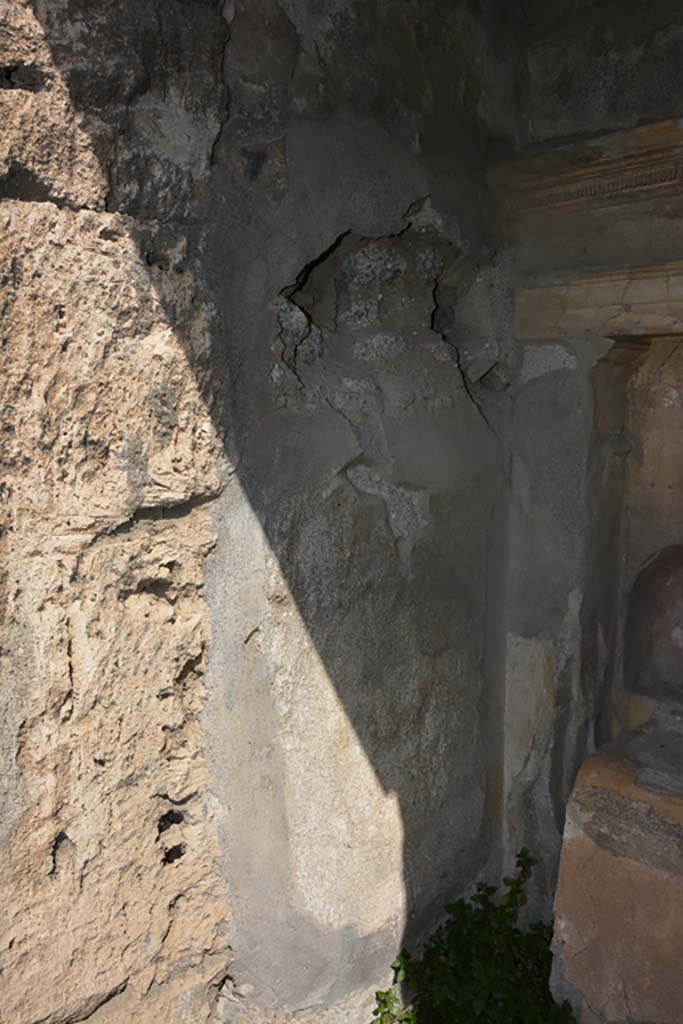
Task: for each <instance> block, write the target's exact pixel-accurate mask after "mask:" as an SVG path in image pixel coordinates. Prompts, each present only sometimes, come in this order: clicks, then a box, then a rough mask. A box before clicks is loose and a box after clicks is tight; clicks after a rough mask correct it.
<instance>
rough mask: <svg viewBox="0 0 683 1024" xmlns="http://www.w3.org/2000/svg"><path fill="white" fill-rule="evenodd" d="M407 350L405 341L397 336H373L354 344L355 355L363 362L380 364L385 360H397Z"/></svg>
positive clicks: (360, 339)
mask: <svg viewBox="0 0 683 1024" xmlns="http://www.w3.org/2000/svg"><path fill="white" fill-rule="evenodd" d="M405 349H406V343H405V341H404V340H403V338H401V337H400V336H399V335H397V334H371V335H369V337H367V338H359V339H358V341H356V342H355V343H354V346H353V354H354V357H355V358H356V359H362V360H363V362H366V363H379V362H381V361H382V360H383V359H396V357H397V356H400V355H401V353H402V352H405Z"/></svg>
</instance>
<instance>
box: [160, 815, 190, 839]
mask: <svg viewBox="0 0 683 1024" xmlns="http://www.w3.org/2000/svg"><path fill="white" fill-rule="evenodd" d="M183 821H185V815H184V814H183V813H182V812H181V811H166V813H165V814H162V815H161V817H160V818H159V835H161V834H162V832H166V831H168V829H169V828H170V827H171V825H180V824H181V823H182V822H183Z"/></svg>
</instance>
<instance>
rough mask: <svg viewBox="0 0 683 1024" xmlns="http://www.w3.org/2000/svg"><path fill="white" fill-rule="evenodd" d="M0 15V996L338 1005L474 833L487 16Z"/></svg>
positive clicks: (510, 83) (493, 464) (11, 9)
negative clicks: (3, 605)
mask: <svg viewBox="0 0 683 1024" xmlns="http://www.w3.org/2000/svg"><path fill="white" fill-rule="evenodd" d="M0 17H1V18H2V23H1V26H0V27H1V28H2V32H1V38H2V47H3V50H2V68H3V83H5V84H6V85H7V88H5V89H3V90H2V92H1V93H0V101H1V103H2V108H3V124H4V128H3V137H2V140H1V144H2V147H3V149H2V167H1V171H0V173H1V190H0V196H1V197H2V198H1V204H2V205H1V207H0V215H1V216H2V218H3V220H2V224H3V237H2V246H3V264H2V268H3V269H2V274H3V288H4V293H3V301H4V306H3V318H4V319H3V332H2V337H3V339H6V341H4V343H3V348H2V358H3V359H4V360H5V364H4V366H3V384H2V386H3V389H4V394H3V404H4V406H5V408H6V409H7V410H8V412H7V414H6V416H5V420H6V428H5V431H4V443H3V455H2V458H3V480H4V483H3V490H2V498H3V509H4V511H5V513H6V525H5V529H4V533H3V537H2V543H3V544H4V545H5V550H6V558H5V561H4V563H3V566H4V572H5V575H4V577H3V586H4V587H5V590H6V595H7V608H8V612H7V617H6V621H5V624H4V626H3V630H4V632H3V640H2V651H3V659H4V661H5V665H4V666H3V684H2V700H3V706H4V707H6V709H7V711H6V715H7V723H8V724H7V727H6V729H5V731H4V734H3V741H2V743H3V745H2V758H3V765H2V778H3V786H4V792H3V801H4V803H3V829H4V831H3V845H2V852H1V856H2V858H3V870H2V879H3V884H4V885H6V887H7V889H6V893H5V894H4V896H3V900H2V906H3V914H4V916H3V919H2V941H1V945H0V956H1V957H2V966H3V970H4V975H3V976H4V978H6V979H7V983H6V984H5V988H4V993H3V1011H2V1012H4V1013H6V1014H7V1019H8V1020H9V1021H11V1022H12V1024H37V1022H38V1021H41V1022H49V1024H66V1022H67V1021H75V1020H79V1019H86V1018H87V1019H92V1020H97V1021H98V1024H102V1022H106V1024H119V1022H121V1024H123V1022H124V1021H125V1022H126V1024H128V1022H139V1024H152V1022H154V1024H156V1022H158V1021H160V1020H167V1021H169V1022H172V1024H175V1022H176V1021H178V1022H183V1024H189V1022H192V1024H195V1022H197V1021H233V1020H235V1021H242V1022H244V1024H247V1022H250V1021H251V1022H259V1024H265V1022H266V1021H272V1022H280V1021H282V1022H285V1021H290V1020H293V1019H296V1020H299V1021H305V1020H309V1019H310V1020H315V1021H316V1022H320V1021H324V1020H329V1021H334V1022H335V1024H340V1022H343V1021H348V1022H349V1024H351V1022H353V1024H356V1022H360V1021H363V1020H364V1019H365V1015H366V1009H367V1006H368V1003H369V1000H370V999H371V993H372V991H373V990H374V988H375V987H376V984H377V982H378V980H381V979H382V978H383V977H386V970H387V964H388V963H389V962H390V961H391V959H392V958H393V956H394V955H395V953H396V951H397V949H398V948H399V946H400V945H401V942H402V940H403V933H404V929H405V927H406V926H407V925H409V931H408V933H407V934H408V937H409V938H411V937H415V936H416V935H418V934H420V932H421V931H422V930H423V929H424V928H425V927H427V926H428V925H429V923H430V922H431V921H433V920H434V916H435V914H436V913H438V911H439V910H440V908H441V906H442V904H443V902H444V900H445V899H446V898H447V897H448V896H450V895H451V894H452V893H453V892H455V891H459V890H461V889H462V888H463V887H465V886H466V885H468V884H469V883H470V882H471V880H472V879H473V878H474V877H475V876H476V875H478V874H479V873H480V872H482V871H484V870H486V867H487V865H490V864H495V859H496V855H497V845H496V834H497V827H498V807H497V801H496V794H497V786H498V783H499V775H500V750H501V745H500V729H501V720H500V715H499V714H498V709H499V702H500V694H499V692H498V684H497V671H498V667H497V662H496V658H497V647H496V637H497V632H496V630H495V622H496V617H497V614H498V602H499V600H500V589H501V588H500V586H499V576H500V566H501V558H502V556H503V553H504V541H505V532H504V530H503V529H502V526H501V520H502V516H503V513H504V505H505V461H506V443H505V434H504V429H505V423H506V416H507V398H506V394H507V391H506V388H507V384H508V381H509V379H510V375H511V370H510V364H511V362H512V361H513V359H512V352H511V344H512V343H511V329H510V322H511V293H510V259H509V256H508V254H507V253H506V252H505V251H501V250H499V251H498V252H496V250H497V246H498V241H499V239H498V233H497V229H496V218H495V212H494V207H493V203H492V200H491V197H490V195H489V193H488V190H487V187H486V184H485V180H484V175H483V168H484V165H485V162H486V160H487V158H488V156H489V155H490V154H491V153H493V152H500V151H501V150H509V149H510V148H511V147H513V146H514V144H515V133H516V90H517V72H518V60H517V52H516V49H515V44H514V38H515V37H514V32H513V29H512V26H510V25H509V24H508V23H507V20H506V14H505V12H504V10H501V11H497V10H494V7H493V5H485V8H484V9H482V10H479V11H477V10H475V9H474V8H473V7H470V6H469V5H467V4H462V5H454V6H453V7H452V8H451V9H450V10H449V11H448V12H446V14H445V15H444V11H443V5H441V4H436V3H435V4H433V5H431V4H427V5H425V4H424V3H420V4H417V3H415V4H405V5H402V7H401V8H400V10H397V8H396V5H395V4H389V3H387V4H378V5H369V6H368V5H349V4H346V3H327V4H324V5H319V6H316V7H313V6H312V5H311V4H309V3H304V2H302V3H300V4H284V3H283V4H282V5H277V4H275V3H269V2H263V3H261V2H255V0H254V2H249V3H245V4H237V5H236V6H235V5H232V4H230V3H225V4H223V5H219V4H214V3H210V2H192V3H187V2H183V3H180V2H177V3H170V4H169V3H163V4H161V3H160V4H156V3H151V4H138V3H133V2H132V0H131V2H130V3H122V4H120V5H117V6H111V7H105V6H104V5H92V4H89V3H87V4H86V3H76V2H74V3H67V2H64V3H59V2H57V0H50V2H48V3H36V4H29V3H20V2H13V3H5V4H2V6H0ZM3 425H4V424H3ZM489 641H490V642H489Z"/></svg>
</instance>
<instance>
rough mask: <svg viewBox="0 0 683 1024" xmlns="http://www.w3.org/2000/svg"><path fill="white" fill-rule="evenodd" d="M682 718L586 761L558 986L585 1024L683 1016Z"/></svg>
mask: <svg viewBox="0 0 683 1024" xmlns="http://www.w3.org/2000/svg"><path fill="white" fill-rule="evenodd" d="M680 748H681V744H680V734H679V732H678V731H677V730H676V729H675V726H656V727H655V726H651V727H649V728H647V729H644V730H641V731H640V732H638V733H635V734H633V735H632V736H631V737H629V738H628V739H627V740H626V741H622V743H621V744H619V745H615V746H614V747H612V748H611V749H608V750H605V751H603V752H600V753H598V754H596V755H594V756H593V757H591V758H589V759H588V761H586V762H585V763H584V765H583V767H582V769H581V771H580V773H579V777H578V780H577V783H576V786H575V789H574V792H573V794H572V797H571V800H570V803H569V806H568V809H567V819H566V825H565V834H564V842H563V846H562V856H561V863H560V874H559V880H558V888H557V895H556V899H555V937H554V956H555V962H554V968H553V989H554V992H555V995H556V997H557V998H559V999H569V1000H570V1002H571V1003H572V1004H573V1006H574V1009H575V1012H576V1015H577V1019H578V1020H579V1021H580V1022H581V1024H598V1022H600V1024H624V1022H626V1021H628V1022H630V1024H679V1022H680V1021H681V1020H682V1019H683V971H682V970H681V949H682V948H683V856H682V854H683V773H681V772H680V766H679V765H677V763H676V761H677V758H678V757H679V756H680V754H679V753H678V751H680Z"/></svg>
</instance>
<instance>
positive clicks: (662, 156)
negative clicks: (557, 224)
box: [492, 121, 683, 211]
mask: <svg viewBox="0 0 683 1024" xmlns="http://www.w3.org/2000/svg"><path fill="white" fill-rule="evenodd" d="M492 182H493V185H494V188H495V189H496V191H497V192H498V194H499V195H500V197H501V198H502V200H503V202H504V203H505V204H506V205H509V206H511V207H512V208H513V209H514V210H519V211H524V210H541V209H553V208H559V209H562V208H565V207H571V206H581V205H584V206H594V205H598V204H600V203H601V202H604V201H609V200H615V199H616V200H622V201H624V200H628V199H629V198H637V197H641V196H650V195H670V194H677V193H678V194H683V124H682V123H681V122H680V121H664V122H661V123H659V124H654V125H645V126H643V127H641V128H635V129H633V130H632V131H622V132H613V133H612V134H610V135H606V136H600V137H599V138H596V139H591V140H589V141H583V142H579V143H571V144H563V145H561V146H555V147H553V148H552V149H548V148H546V149H542V150H539V151H537V152H535V153H533V154H532V155H523V154H522V155H520V156H519V157H517V158H516V159H515V160H513V161H511V162H510V163H508V164H506V165H503V166H501V167H499V168H497V170H496V171H495V172H494V173H493V174H492Z"/></svg>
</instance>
